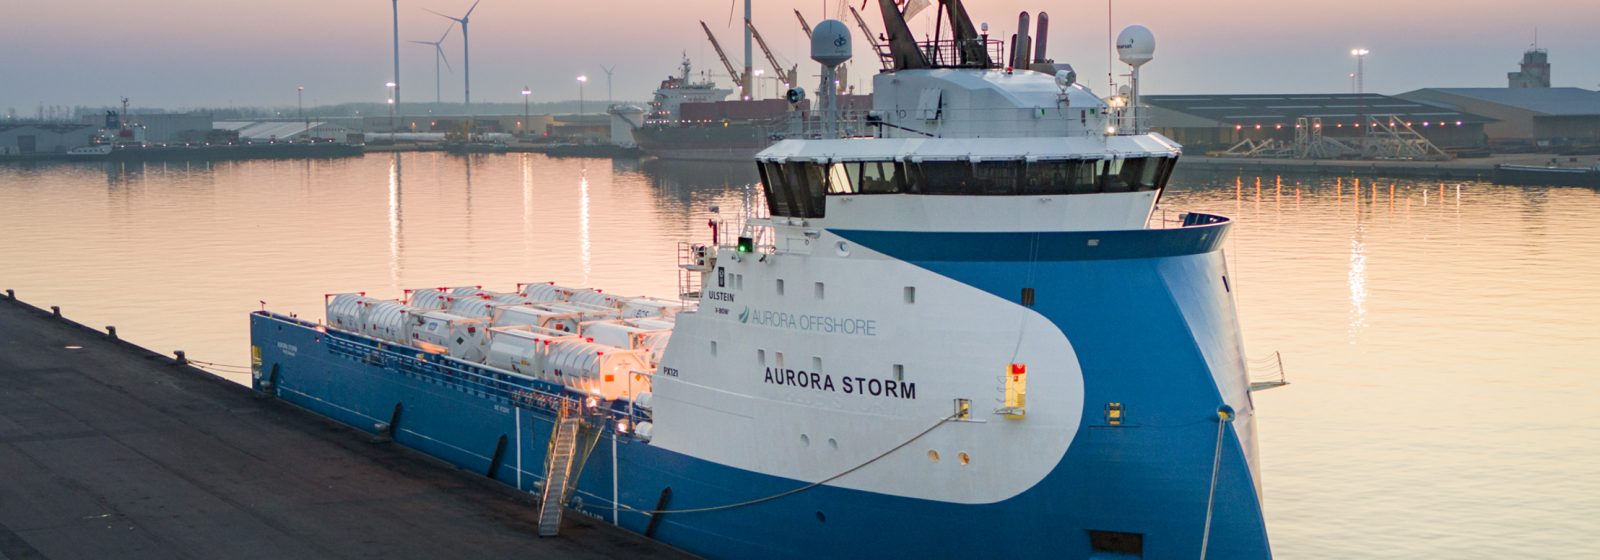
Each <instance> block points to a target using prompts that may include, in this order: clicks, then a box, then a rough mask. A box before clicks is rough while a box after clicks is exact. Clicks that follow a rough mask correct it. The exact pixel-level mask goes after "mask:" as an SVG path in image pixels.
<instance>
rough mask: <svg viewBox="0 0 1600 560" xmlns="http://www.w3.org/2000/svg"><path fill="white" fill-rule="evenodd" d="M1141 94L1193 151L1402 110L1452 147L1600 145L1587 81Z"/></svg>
mask: <svg viewBox="0 0 1600 560" xmlns="http://www.w3.org/2000/svg"><path fill="white" fill-rule="evenodd" d="M1140 100H1141V101H1143V102H1144V104H1145V105H1146V107H1144V108H1142V109H1141V110H1143V111H1148V119H1147V122H1148V123H1149V124H1150V127H1151V128H1152V129H1154V130H1156V131H1157V132H1160V133H1162V134H1165V135H1167V136H1168V137H1171V138H1172V139H1174V140H1177V141H1178V142H1179V143H1180V144H1183V145H1184V147H1185V148H1187V149H1188V150H1189V151H1190V152H1191V153H1204V152H1206V151H1212V150H1226V149H1227V148H1229V147H1230V146H1233V145H1235V144H1238V143H1240V142H1243V141H1245V140H1256V141H1261V140H1269V139H1276V140H1280V141H1284V142H1291V141H1293V140H1294V137H1295V125H1296V123H1297V122H1298V120H1299V119H1300V118H1306V119H1307V120H1308V121H1309V120H1310V119H1313V118H1321V119H1322V125H1323V126H1322V133H1323V134H1324V135H1326V136H1329V137H1335V138H1355V137H1359V136H1361V135H1363V134H1365V133H1366V129H1365V126H1366V125H1365V124H1364V123H1363V122H1362V121H1363V120H1364V116H1367V115H1395V116H1397V117H1399V118H1400V119H1401V120H1403V121H1405V122H1409V123H1411V125H1412V128H1413V129H1415V130H1416V131H1417V132H1418V133H1420V134H1422V135H1423V136H1424V137H1426V138H1428V140H1429V141H1431V142H1433V143H1434V145H1436V146H1439V147H1441V148H1446V149H1482V148H1495V149H1497V150H1498V149H1502V148H1505V149H1514V148H1517V147H1527V146H1539V147H1548V146H1565V145H1595V144H1600V92H1597V91H1591V90H1585V89H1581V88H1524V89H1516V88H1424V89H1419V90H1415V91H1411V92H1407V93H1403V94H1400V95H1396V96H1388V95H1380V94H1375V93H1365V94H1354V93H1344V94H1257V95H1227V94H1216V95H1146V96H1142V97H1141V98H1140ZM1457 122H1459V123H1460V124H1456V123H1457ZM1356 124H1362V127H1357V126H1355V125H1356Z"/></svg>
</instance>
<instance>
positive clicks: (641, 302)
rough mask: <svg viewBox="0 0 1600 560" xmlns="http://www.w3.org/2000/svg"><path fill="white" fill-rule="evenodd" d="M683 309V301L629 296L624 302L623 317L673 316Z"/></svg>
mask: <svg viewBox="0 0 1600 560" xmlns="http://www.w3.org/2000/svg"><path fill="white" fill-rule="evenodd" d="M682 310H683V302H679V301H672V300H666V299H658V298H651V297H637V298H629V299H628V300H626V301H623V302H622V318H624V319H638V318H644V317H673V316H676V315H677V314H678V312H679V311H682Z"/></svg>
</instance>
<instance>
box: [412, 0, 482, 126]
mask: <svg viewBox="0 0 1600 560" xmlns="http://www.w3.org/2000/svg"><path fill="white" fill-rule="evenodd" d="M482 1H483V0H476V1H475V2H473V3H472V7H471V8H467V13H465V14H462V15H461V17H458V18H457V17H450V16H447V15H444V14H441V13H439V12H435V11H433V10H429V9H427V8H423V9H422V10H423V11H425V12H428V13H430V14H433V15H436V16H439V17H442V18H444V19H448V20H451V21H454V22H456V23H459V24H461V74H462V75H463V76H464V78H465V80H464V81H465V82H466V101H465V103H464V104H465V105H467V106H469V107H470V106H471V105H472V43H471V40H470V39H469V38H468V37H467V19H468V18H471V17H472V11H473V10H476V9H478V2H482ZM468 113H469V114H470V113H471V111H468Z"/></svg>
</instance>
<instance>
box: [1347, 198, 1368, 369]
mask: <svg viewBox="0 0 1600 560" xmlns="http://www.w3.org/2000/svg"><path fill="white" fill-rule="evenodd" d="M1365 232H1366V225H1364V224H1357V225H1356V232H1355V236H1354V237H1351V238H1350V269H1349V272H1347V273H1346V277H1347V278H1348V282H1349V284H1350V328H1349V333H1348V335H1347V339H1348V342H1349V343H1350V344H1352V345H1353V344H1355V343H1356V338H1357V336H1358V335H1360V334H1361V331H1363V330H1365V329H1366V328H1367V246H1366V244H1365V243H1363V242H1362V237H1363V236H1364V235H1363V234H1364V233H1365Z"/></svg>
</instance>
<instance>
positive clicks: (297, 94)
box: [294, 86, 311, 138]
mask: <svg viewBox="0 0 1600 560" xmlns="http://www.w3.org/2000/svg"><path fill="white" fill-rule="evenodd" d="M294 105H295V110H296V111H297V112H299V113H300V115H299V117H300V120H301V121H304V122H305V127H306V128H305V130H303V131H301V132H300V134H301V135H303V136H305V137H307V138H309V137H311V119H307V118H306V86H294Z"/></svg>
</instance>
